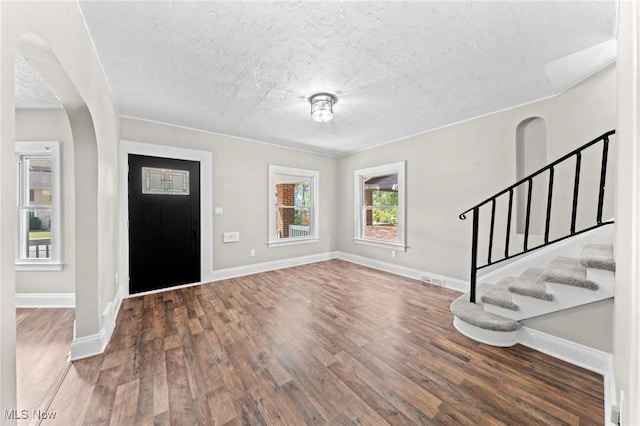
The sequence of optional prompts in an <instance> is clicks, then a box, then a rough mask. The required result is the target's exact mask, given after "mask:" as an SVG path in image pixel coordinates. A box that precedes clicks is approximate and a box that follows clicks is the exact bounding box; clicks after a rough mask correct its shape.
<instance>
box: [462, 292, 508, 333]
mask: <svg viewBox="0 0 640 426" xmlns="http://www.w3.org/2000/svg"><path fill="white" fill-rule="evenodd" d="M451 312H452V313H453V314H454V315H455V316H456V317H458V318H460V319H461V320H462V321H464V322H466V323H469V324H471V325H475V326H476V327H480V328H484V329H485V330H493V331H515V330H517V329H518V328H520V323H519V322H518V321H515V320H512V319H511V318H505V317H503V316H500V315H496V314H492V313H491V312H486V311H485V310H484V308H483V306H482V304H481V303H471V302H469V295H468V294H463V295H462V296H460V297H458V298H457V299H456V300H454V301H453V302H452V303H451Z"/></svg>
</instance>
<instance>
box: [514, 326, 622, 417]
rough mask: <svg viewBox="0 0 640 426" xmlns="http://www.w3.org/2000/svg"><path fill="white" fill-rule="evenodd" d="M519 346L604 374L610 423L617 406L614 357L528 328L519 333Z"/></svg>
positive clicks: (607, 414) (607, 413) (605, 396)
mask: <svg viewBox="0 0 640 426" xmlns="http://www.w3.org/2000/svg"><path fill="white" fill-rule="evenodd" d="M519 343H520V344H522V345H524V346H527V347H529V348H531V349H535V350H537V351H539V352H542V353H545V354H547V355H550V356H552V357H554V358H558V359H561V360H563V361H566V362H568V363H569V364H573V365H576V366H578V367H582V368H584V369H587V370H589V371H593V372H594V373H598V374H601V375H602V376H603V381H604V411H605V413H604V424H605V425H613V424H612V423H611V420H610V419H611V407H612V406H614V405H617V396H616V395H617V393H616V380H615V375H614V369H613V354H610V353H608V352H603V351H600V350H597V349H593V348H590V347H588V346H584V345H581V344H579V343H575V342H571V341H569V340H565V339H561V338H559V337H555V336H552V335H550V334H546V333H543V332H540V331H537V330H533V329H531V328H528V327H522V328H521V329H520V336H519Z"/></svg>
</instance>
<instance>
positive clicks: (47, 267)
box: [16, 262, 64, 272]
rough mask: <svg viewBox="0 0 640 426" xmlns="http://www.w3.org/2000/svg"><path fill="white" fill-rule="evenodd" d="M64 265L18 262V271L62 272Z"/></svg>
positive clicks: (59, 263) (58, 263)
mask: <svg viewBox="0 0 640 426" xmlns="http://www.w3.org/2000/svg"><path fill="white" fill-rule="evenodd" d="M63 268H64V263H61V262H47V263H44V262H43V263H36V262H16V271H31V272H50V271H62V269H63Z"/></svg>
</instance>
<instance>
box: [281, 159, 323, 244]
mask: <svg viewBox="0 0 640 426" xmlns="http://www.w3.org/2000/svg"><path fill="white" fill-rule="evenodd" d="M318 180H319V172H318V171H317V170H307V169H298V168H291V167H283V166H275V165H269V247H273V246H278V245H285V244H297V243H308V242H316V241H318V239H319V237H318V223H319V220H318V219H319V218H318V211H319V210H318V185H319V182H318Z"/></svg>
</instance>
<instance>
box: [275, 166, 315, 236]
mask: <svg viewBox="0 0 640 426" xmlns="http://www.w3.org/2000/svg"><path fill="white" fill-rule="evenodd" d="M276 175H284V176H300V177H305V178H309V181H310V184H309V190H310V191H311V195H310V200H311V224H310V226H311V235H310V236H308V237H301V238H283V239H278V238H277V231H276V208H277V205H278V200H277V198H276V193H275V191H274V190H273V189H274V188H275V187H276ZM319 199H320V172H319V171H317V170H308V169H299V168H294V167H285V166H276V165H273V164H269V240H268V242H267V246H268V247H280V246H289V245H296V244H308V243H316V242H318V241H320V202H319Z"/></svg>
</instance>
